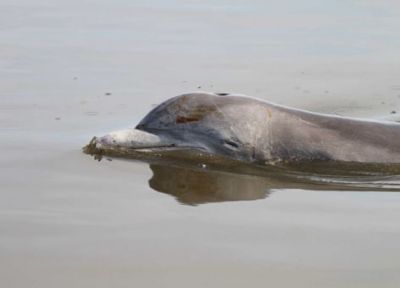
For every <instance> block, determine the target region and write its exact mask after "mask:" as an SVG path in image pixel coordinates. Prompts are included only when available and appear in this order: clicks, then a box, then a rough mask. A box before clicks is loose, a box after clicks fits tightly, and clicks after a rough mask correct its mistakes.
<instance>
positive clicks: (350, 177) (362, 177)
mask: <svg viewBox="0 0 400 288" xmlns="http://www.w3.org/2000/svg"><path fill="white" fill-rule="evenodd" d="M89 145H90V144H89ZM89 145H88V146H86V147H85V148H84V152H85V153H87V154H91V155H94V156H95V159H98V160H100V159H101V158H102V157H103V156H107V157H118V158H125V159H135V160H141V161H144V162H147V163H149V165H150V169H151V170H152V172H153V176H152V178H151V179H150V180H149V185H150V187H151V188H152V189H153V190H156V191H158V192H162V193H166V194H169V195H171V196H173V197H175V198H176V199H177V200H178V201H179V202H180V203H183V204H187V205H198V204H204V203H215V202H225V201H250V200H258V199H264V198H266V197H268V195H270V194H271V193H272V192H273V191H275V190H279V189H300V190H314V191H343V192H344V191H364V192H371V191H385V192H400V165H385V164H360V163H347V162H346V163H343V162H312V163H297V164H291V165H288V164H284V163H275V164H273V163H272V164H271V163H269V164H267V165H256V164H248V163H243V162H240V161H236V160H232V159H227V158H224V157H220V156H215V155H211V154H207V153H203V152H200V151H193V150H174V149H171V150H169V151H155V150H130V149H118V150H116V149H111V148H110V149H107V148H104V147H103V148H102V149H98V148H96V147H90V146H89Z"/></svg>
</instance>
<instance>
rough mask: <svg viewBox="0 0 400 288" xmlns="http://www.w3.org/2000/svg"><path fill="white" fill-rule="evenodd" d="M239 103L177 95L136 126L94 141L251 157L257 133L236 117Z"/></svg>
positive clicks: (211, 96)
mask: <svg viewBox="0 0 400 288" xmlns="http://www.w3.org/2000/svg"><path fill="white" fill-rule="evenodd" d="M222 98H224V100H222ZM240 103H241V100H240V98H239V97H234V98H229V97H221V96H217V95H215V94H209V93H192V94H185V95H181V96H177V97H174V98H171V99H169V100H167V101H165V102H164V103H162V104H160V105H158V106H157V107H155V108H154V109H153V110H152V111H150V112H149V113H148V114H147V115H146V116H145V117H144V118H143V120H142V121H140V122H139V124H138V125H137V126H136V127H135V128H132V129H127V130H120V131H115V132H111V133H109V134H107V135H105V136H102V137H98V138H95V140H94V141H95V144H96V147H98V148H103V147H105V148H108V147H113V148H118V147H122V148H128V149H157V150H158V151H160V150H163V149H171V147H173V148H174V149H179V148H185V149H187V148H189V149H196V150H202V151H206V152H210V153H214V154H222V155H225V156H228V157H233V158H239V159H246V160H251V159H250V158H253V157H254V147H253V146H252V145H253V144H252V143H249V141H248V139H253V138H254V137H248V136H247V134H248V133H250V132H251V129H248V126H249V125H248V124H247V122H246V121H240V122H239V121H237V117H240V116H241V114H240V113H241V111H243V107H242V106H241V105H240ZM251 111H252V110H251ZM248 115H251V113H248ZM245 119H247V118H245Z"/></svg>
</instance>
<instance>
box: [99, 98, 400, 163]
mask: <svg viewBox="0 0 400 288" xmlns="http://www.w3.org/2000/svg"><path fill="white" fill-rule="evenodd" d="M94 141H95V145H96V147H100V148H101V147H114V148H118V147H123V148H124V149H125V148H127V149H148V148H150V149H152V148H154V149H158V150H163V149H171V148H178V149H179V148H191V149H197V150H201V151H205V152H208V153H211V154H219V155H223V156H227V157H230V158H233V159H237V160H241V161H247V162H256V163H267V162H276V161H284V162H301V161H329V160H334V161H347V162H363V163H364V162H365V163H400V124H398V123H393V122H383V121H381V122H379V121H372V120H361V119H353V118H347V117H339V116H332V115H324V114H318V113H312V112H308V111H303V110H298V109H292V108H288V107H284V106H280V105H276V104H272V103H269V102H266V101H262V100H258V99H255V98H250V97H244V96H233V95H227V96H220V95H217V94H211V93H191V94H184V95H181V96H177V97H174V98H171V99H169V100H167V101H165V102H164V103H162V104H160V105H159V106H157V107H155V108H154V109H153V110H152V111H150V113H149V114H147V116H146V117H144V119H143V120H142V121H141V122H140V123H139V124H138V125H137V126H136V128H135V129H129V130H122V131H116V132H111V133H110V134H107V135H105V136H103V137H99V138H95V140H94Z"/></svg>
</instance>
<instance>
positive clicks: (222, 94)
mask: <svg viewBox="0 0 400 288" xmlns="http://www.w3.org/2000/svg"><path fill="white" fill-rule="evenodd" d="M215 95H218V96H227V95H229V93H226V92H222V93H215Z"/></svg>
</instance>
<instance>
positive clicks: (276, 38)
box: [0, 0, 400, 288]
mask: <svg viewBox="0 0 400 288" xmlns="http://www.w3.org/2000/svg"><path fill="white" fill-rule="evenodd" d="M399 8H400V7H399V4H398V3H397V2H396V1H385V2H384V3H381V2H379V3H378V2H376V1H356V0H354V1H346V2H342V1H323V2H321V1H320V2H318V1H312V0H304V1H303V0H302V1H279V2H277V1H233V2H232V1H224V0H221V1H159V0H154V1H128V0H116V1H106V0H100V1H92V0H85V1H77V0H69V1H64V0H60V1H50V0H45V1H28V0H18V1H8V0H6V1H2V2H1V3H0V44H1V45H0V151H1V152H2V153H1V157H0V183H1V189H0V231H1V233H0V286H1V287H3V286H4V287H18V288H19V287H41V288H43V287H69V288H70V287H96V288H97V287H136V286H137V287H174V288H175V287H245V286H252V287H265V286H266V285H270V286H273V287H335V288H336V287H363V288H364V287H398V284H399V282H400V277H399V273H398V271H399V269H400V261H399V259H400V252H399V251H400V250H399V249H398V243H399V242H400V229H399V224H398V219H400V209H399V208H400V193H398V192H397V191H398V185H399V183H400V180H399V176H398V175H399V173H397V167H394V166H379V167H370V166H368V167H364V166H362V167H360V166H358V167H355V166H353V165H336V164H337V163H336V164H335V165H332V166H330V167H326V165H323V167H321V166H319V165H318V164H313V165H305V166H304V165H303V166H300V167H280V166H276V165H275V166H272V167H258V166H257V167H256V166H251V165H245V164H238V163H235V165H233V163H232V162H230V161H227V160H226V159H224V160H222V159H217V158H213V157H209V156H206V155H200V156H199V155H197V156H196V155H193V154H192V155H191V156H190V157H189V155H185V154H182V153H178V155H177V156H179V157H180V158H179V157H178V158H176V157H175V156H176V155H175V156H174V155H169V156H168V157H164V156H161V157H156V158H154V157H150V158H148V157H147V158H146V157H143V158H140V159H141V161H137V160H134V159H121V158H117V157H112V158H110V160H112V161H108V160H107V157H103V160H102V161H100V162H99V161H95V160H94V159H93V157H91V156H89V155H86V154H84V153H82V147H83V146H84V145H86V144H87V143H88V141H89V140H90V139H91V137H93V136H94V135H103V134H105V133H106V132H109V131H112V130H116V129H122V128H129V127H133V126H134V125H136V124H137V123H138V122H139V120H140V119H141V118H142V117H143V116H144V115H145V114H146V113H147V112H148V111H149V110H150V109H151V108H152V107H154V105H157V104H159V103H161V102H162V101H164V100H165V99H167V98H169V97H172V96H175V95H178V94H182V93H186V92H189V91H193V90H196V91H197V90H206V91H211V92H236V93H242V94H246V95H249V96H255V97H258V98H261V99H265V100H269V101H271V102H276V103H280V104H284V105H287V106H291V107H297V108H303V109H307V110H311V111H316V112H324V113H331V114H337V115H347V116H358V117H367V118H390V119H393V120H398V117H396V116H397V115H398V113H399V112H400V111H399V107H400V106H399V104H400V103H399V101H400V98H399V97H400V90H399V85H400V80H399V79H400V70H399V67H400V57H399V46H400V29H399V27H400V20H399V19H400V17H399V16H400V15H399V11H400V9H399ZM238 117H240V115H238ZM393 141H397V140H396V139H393ZM170 156H174V157H175V158H173V159H172V158H171V157H170ZM182 156H184V157H182ZM185 159H186V160H185ZM143 160H145V161H143ZM204 165H205V166H204ZM160 192H161V193H160ZM177 200H178V201H177ZM243 200H247V201H243ZM250 200H252V201H250ZM253 200H254V201H253ZM182 204H184V205H182Z"/></svg>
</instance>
